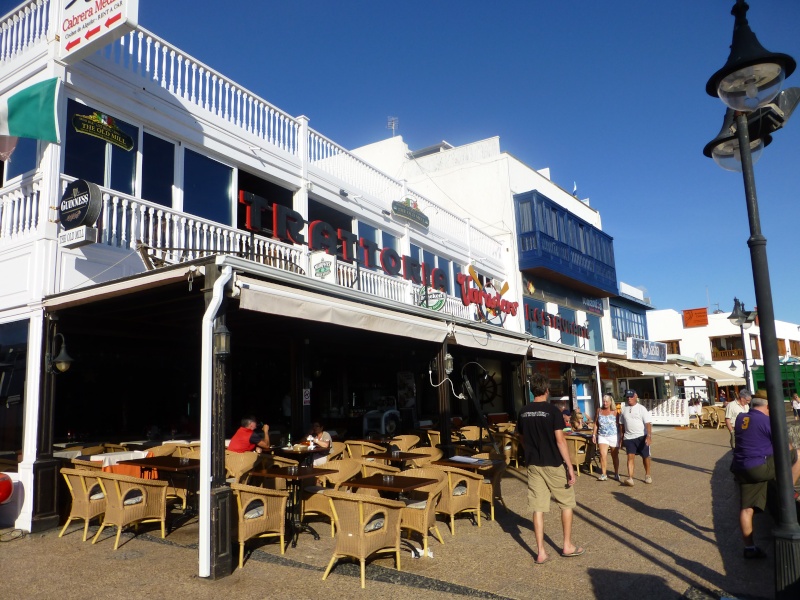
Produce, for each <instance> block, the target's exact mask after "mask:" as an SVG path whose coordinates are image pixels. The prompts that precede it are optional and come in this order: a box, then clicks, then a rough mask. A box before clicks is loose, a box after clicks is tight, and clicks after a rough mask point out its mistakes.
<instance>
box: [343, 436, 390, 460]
mask: <svg viewBox="0 0 800 600" xmlns="http://www.w3.org/2000/svg"><path fill="white" fill-rule="evenodd" d="M345 446H347V454H348V455H349V456H350V458H361V457H362V456H367V455H369V454H378V453H380V452H385V451H386V448H384V447H383V446H379V445H378V444H373V443H372V442H362V441H359V440H346V441H345Z"/></svg>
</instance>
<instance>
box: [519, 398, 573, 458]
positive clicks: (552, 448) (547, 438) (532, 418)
mask: <svg viewBox="0 0 800 600" xmlns="http://www.w3.org/2000/svg"><path fill="white" fill-rule="evenodd" d="M562 429H564V417H563V416H562V415H561V411H560V410H558V408H556V407H555V406H554V405H552V404H550V403H549V402H531V403H530V404H526V405H525V406H524V407H523V408H522V410H521V411H520V413H519V417H518V418H517V431H519V433H520V434H521V435H522V442H523V445H524V448H525V461H526V462H527V463H528V464H529V465H534V466H537V467H557V466H559V465H562V464H564V459H563V458H561V453H560V452H559V451H558V445H557V444H556V436H555V433H554V432H555V431H559V430H562Z"/></svg>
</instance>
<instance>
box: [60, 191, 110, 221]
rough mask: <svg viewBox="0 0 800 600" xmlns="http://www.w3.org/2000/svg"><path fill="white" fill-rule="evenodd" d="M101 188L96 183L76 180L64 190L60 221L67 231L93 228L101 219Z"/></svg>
mask: <svg viewBox="0 0 800 600" xmlns="http://www.w3.org/2000/svg"><path fill="white" fill-rule="evenodd" d="M101 208H102V203H101V199H100V188H99V187H97V185H95V184H94V183H91V182H89V181H84V180H83V179H76V180H75V181H73V182H72V183H70V184H69V185H68V186H67V189H65V190H64V195H63V196H61V201H60V202H59V203H58V220H59V221H60V222H61V225H62V226H63V227H64V229H66V230H70V229H75V228H76V227H80V226H81V225H86V226H87V227H93V226H94V224H95V223H97V219H98V218H100V209H101Z"/></svg>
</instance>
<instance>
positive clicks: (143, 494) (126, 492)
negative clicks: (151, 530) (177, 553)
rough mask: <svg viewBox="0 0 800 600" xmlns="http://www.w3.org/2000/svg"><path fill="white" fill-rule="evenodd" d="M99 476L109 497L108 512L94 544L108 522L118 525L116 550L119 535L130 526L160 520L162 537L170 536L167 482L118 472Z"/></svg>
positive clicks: (101, 485)
mask: <svg viewBox="0 0 800 600" xmlns="http://www.w3.org/2000/svg"><path fill="white" fill-rule="evenodd" d="M96 476H97V480H98V481H99V482H100V487H101V488H102V489H103V493H104V494H105V496H106V512H105V515H104V516H103V522H102V523H101V524H100V529H98V530H97V534H96V535H95V536H94V539H93V540H92V544H94V543H96V542H97V540H98V539H99V538H100V534H101V533H103V529H105V528H106V527H107V526H109V525H116V526H117V538H116V541H115V542H114V550H116V549H117V548H119V536H120V534H121V533H122V529H123V528H124V527H127V526H128V525H136V526H138V525H139V523H149V522H159V523H161V537H162V538H165V537H167V485H168V483H167V482H166V481H159V480H155V479H139V478H138V477H128V476H127V475H117V474H115V473H97V475H96Z"/></svg>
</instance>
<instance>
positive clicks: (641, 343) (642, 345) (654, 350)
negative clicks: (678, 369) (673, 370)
mask: <svg viewBox="0 0 800 600" xmlns="http://www.w3.org/2000/svg"><path fill="white" fill-rule="evenodd" d="M627 342H628V348H627V355H628V359H630V360H646V361H649V362H661V363H665V362H667V345H666V344H665V343H663V342H649V341H647V340H643V339H641V338H633V337H629V338H628V340H627Z"/></svg>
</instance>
